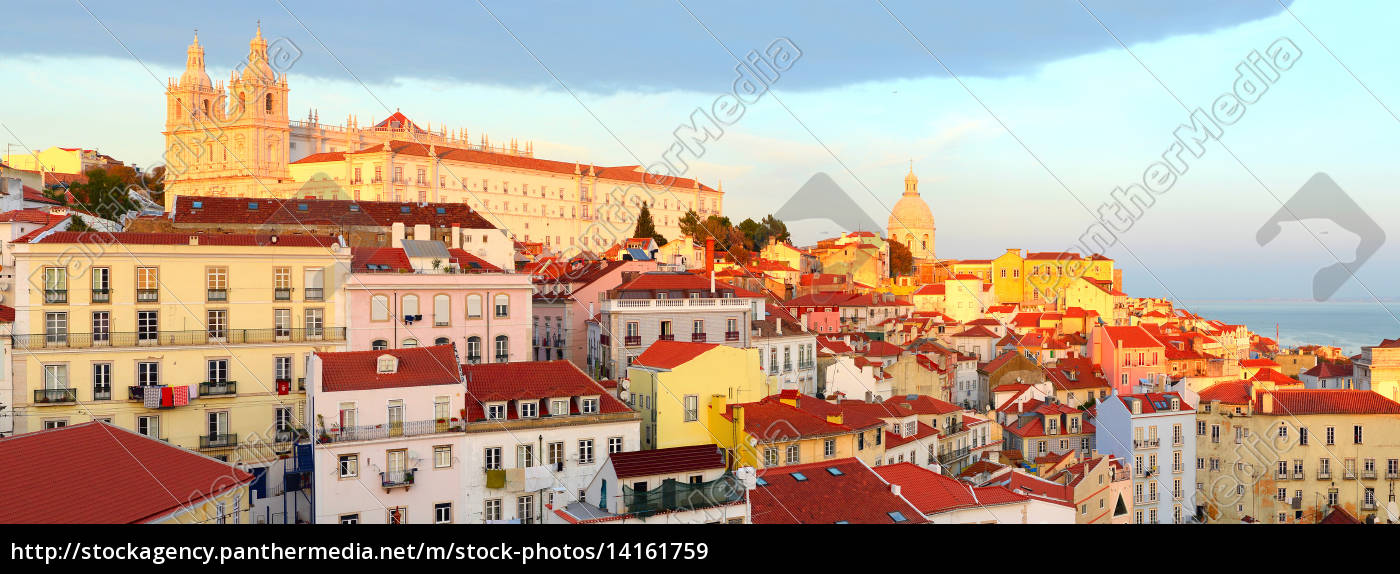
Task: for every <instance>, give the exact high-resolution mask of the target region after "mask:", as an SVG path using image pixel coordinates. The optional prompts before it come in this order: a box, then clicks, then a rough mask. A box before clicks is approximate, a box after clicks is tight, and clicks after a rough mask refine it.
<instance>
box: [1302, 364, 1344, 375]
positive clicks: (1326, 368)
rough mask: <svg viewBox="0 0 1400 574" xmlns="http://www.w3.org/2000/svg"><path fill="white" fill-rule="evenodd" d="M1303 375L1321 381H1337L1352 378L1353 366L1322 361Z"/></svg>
mask: <svg viewBox="0 0 1400 574" xmlns="http://www.w3.org/2000/svg"><path fill="white" fill-rule="evenodd" d="M1303 374H1304V375H1307V376H1309V377H1317V378H1319V379H1335V378H1338V377H1350V376H1352V365H1351V363H1346V364H1342V363H1332V362H1328V361H1320V362H1318V363H1317V365H1316V366H1314V367H1313V368H1311V369H1308V370H1306V371H1303Z"/></svg>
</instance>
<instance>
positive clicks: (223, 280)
mask: <svg viewBox="0 0 1400 574" xmlns="http://www.w3.org/2000/svg"><path fill="white" fill-rule="evenodd" d="M204 283H205V290H206V291H205V292H206V295H207V297H208V300H210V301H227V300H228V267H210V268H208V269H206V270H205V271H204Z"/></svg>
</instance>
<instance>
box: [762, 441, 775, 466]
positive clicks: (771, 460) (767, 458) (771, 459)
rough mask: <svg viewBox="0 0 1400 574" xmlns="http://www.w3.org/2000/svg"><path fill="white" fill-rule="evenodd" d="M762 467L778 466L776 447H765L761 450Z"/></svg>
mask: <svg viewBox="0 0 1400 574" xmlns="http://www.w3.org/2000/svg"><path fill="white" fill-rule="evenodd" d="M763 466H778V449H777V448H776V447H771V446H770V447H766V448H764V449H763Z"/></svg>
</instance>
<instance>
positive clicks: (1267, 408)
mask: <svg viewBox="0 0 1400 574" xmlns="http://www.w3.org/2000/svg"><path fill="white" fill-rule="evenodd" d="M1259 410H1260V412H1263V413H1264V414H1269V413H1272V412H1274V394H1273V393H1271V392H1269V391H1264V392H1263V394H1261V395H1260V400H1259Z"/></svg>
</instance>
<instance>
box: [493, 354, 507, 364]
mask: <svg viewBox="0 0 1400 574" xmlns="http://www.w3.org/2000/svg"><path fill="white" fill-rule="evenodd" d="M496 362H497V363H509V362H510V355H501V354H497V355H496Z"/></svg>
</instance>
